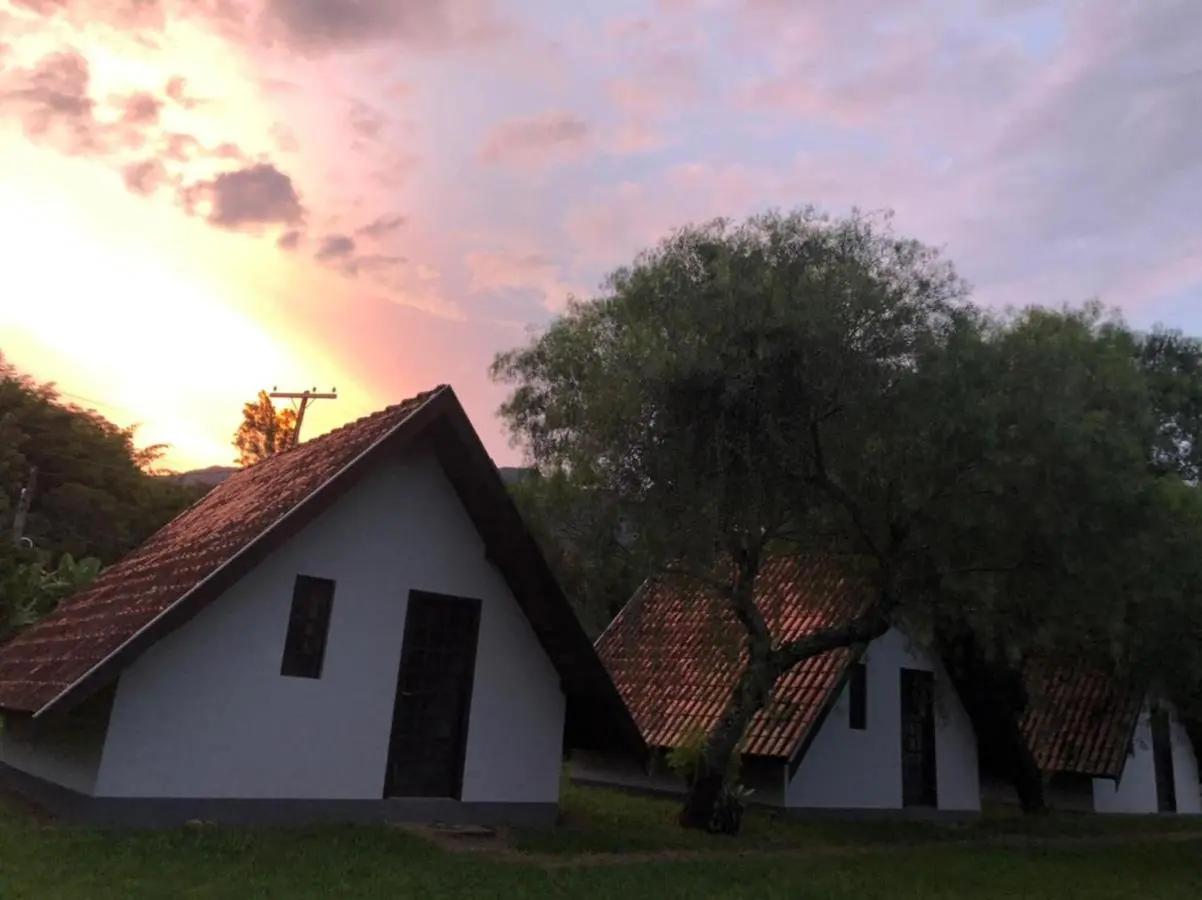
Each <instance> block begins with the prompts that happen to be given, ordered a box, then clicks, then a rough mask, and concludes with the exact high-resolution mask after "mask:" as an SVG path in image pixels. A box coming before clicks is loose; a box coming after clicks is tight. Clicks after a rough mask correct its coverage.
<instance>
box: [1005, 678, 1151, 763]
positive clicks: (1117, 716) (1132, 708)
mask: <svg viewBox="0 0 1202 900" xmlns="http://www.w3.org/2000/svg"><path fill="white" fill-rule="evenodd" d="M1023 679H1024V682H1025V687H1026V691H1027V708H1026V711H1025V712H1024V713H1023V717H1022V719H1021V720H1020V722H1019V727H1020V728H1021V729H1022V731H1023V734H1024V735H1025V737H1026V739H1027V745H1028V747H1030V749H1031V753H1032V755H1033V756H1034V757H1035V764H1036V765H1037V766H1039V768H1040V769H1041V770H1043V771H1045V772H1068V773H1073V774H1078V775H1090V776H1093V777H1095V778H1118V777H1119V776H1120V775H1122V773H1123V765H1124V764H1125V763H1126V761H1127V755H1128V752H1129V750H1130V748H1131V738H1132V735H1133V733H1134V731H1135V724H1136V720H1137V718H1138V716H1139V713H1140V710H1141V709H1142V707H1143V697H1142V696H1141V694H1140V693H1139V692H1138V691H1133V690H1127V689H1124V688H1123V687H1122V686H1121V685H1120V684H1118V683H1117V682H1116V681H1115V680H1114V679H1113V678H1110V677H1109V676H1107V675H1106V674H1104V673H1102V672H1098V671H1096V670H1093V669H1090V668H1088V667H1086V666H1074V665H1070V664H1065V663H1063V662H1053V661H1049V660H1039V661H1036V662H1032V663H1029V664H1028V665H1027V666H1026V668H1025V670H1024V672H1023Z"/></svg>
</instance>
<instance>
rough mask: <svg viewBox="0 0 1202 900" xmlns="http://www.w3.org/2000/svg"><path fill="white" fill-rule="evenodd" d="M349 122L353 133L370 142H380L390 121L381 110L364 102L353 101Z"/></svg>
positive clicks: (348, 116) (348, 117)
mask: <svg viewBox="0 0 1202 900" xmlns="http://www.w3.org/2000/svg"><path fill="white" fill-rule="evenodd" d="M347 121H348V124H349V125H350V127H351V131H353V132H354V133H355V134H357V135H359V137H361V138H363V139H364V140H368V141H376V140H379V138H380V132H381V131H383V130H384V126H385V125H387V124H388V120H387V119H386V118H385V117H384V114H383V113H382V112H380V110H378V109H376V108H375V107H374V106H370V105H368V104H367V103H364V102H363V101H362V100H352V101H351V107H350V110H349V112H348V113H347Z"/></svg>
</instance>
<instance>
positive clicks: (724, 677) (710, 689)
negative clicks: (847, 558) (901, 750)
mask: <svg viewBox="0 0 1202 900" xmlns="http://www.w3.org/2000/svg"><path fill="white" fill-rule="evenodd" d="M871 599H872V594H871V591H870V586H869V584H868V583H867V582H866V581H864V580H858V579H853V578H848V577H847V576H846V575H844V574H842V573H841V572H840V571H839V570H838V569H837V568H835V567H834V566H832V565H828V564H825V563H822V562H816V561H811V562H800V561H798V560H795V559H791V558H783V557H782V558H777V559H773V560H770V561H769V562H768V563H766V564H765V566H764V567H763V569H762V571H761V572H760V576H759V578H758V579H757V581H756V602H757V604H758V605H759V608H760V611H761V612H762V613H763V615H764V618H765V619H766V620H767V622H768V624H769V628H770V629H771V631H772V633H773V636H774V637H775V638H776V639H777V640H794V639H796V638H799V637H803V636H804V635H806V634H810V633H812V632H815V631H817V630H819V629H822V628H829V627H837V626H840V625H845V624H847V623H849V622H851V621H852V620H854V619H855V618H856V617H857V616H859V615H860V614H862V612H863V611H864V610H865V609H866V608H867V605H868V603H869V602H870V601H871ZM741 634H742V626H740V625H739V623H738V622H737V621H736V620H735V618H734V616H733V614H732V613H731V612H730V610H729V607H727V606H726V605H725V604H721V603H715V602H714V600H713V598H712V597H709V596H707V595H706V594H705V592H703V591H701V590H699V589H686V588H685V587H683V585H682V584H681V583H680V582H679V581H676V580H673V579H670V578H657V579H652V580H649V581H648V582H646V583H645V584H644V585H643V586H642V587H641V588H639V590H638V592H637V593H636V594H635V596H634V597H633V598H632V599H631V600H630V602H629V603H628V604H627V605H626V606H625V608H623V609H622V611H621V612H620V613H619V614H618V616H617V618H616V619H614V621H613V623H612V624H611V625H610V626H609V628H608V629H606V631H605V632H604V634H602V635H601V637H600V638H599V639H598V641H597V651H598V652H599V653H600V655H601V659H602V660H603V661H604V662H605V665H606V667H607V668H608V669H609V673H610V676H611V677H612V678H613V680H614V683H615V684H616V685H617V686H618V690H619V691H620V692H621V693H622V697H623V699H625V701H626V703H627V705H628V706H629V707H630V711H631V713H632V714H633V715H634V719H635V721H636V722H637V723H638V726H639V728H640V730H641V731H642V733H643V738H644V740H645V741H646V742H647V744H648V746H651V747H660V748H671V747H678V746H680V745H681V744H682V743H684V742H685V741H687V740H688V739H689V738H690V737H691V736H692V735H694V734H696V733H697V732H698V730H704V731H707V732H708V731H709V729H711V728H712V727H713V726H714V725H715V724H717V722H718V720H719V718H720V717H721V715H722V711H723V709H724V707H725V705H726V703H727V701H728V700H729V698H730V695H731V693H732V691H733V690H734V687H735V683H736V681H737V678H738V672H739V670H740V669H741V667H742V665H743V663H744V660H745V659H746V651H745V650H744V649H743V648H742V646H741V641H740V637H741ZM855 661H856V654H855V652H854V651H853V650H852V648H849V647H845V648H841V649H838V650H832V651H831V652H829V653H824V654H822V655H821V656H816V657H813V658H811V659H807V660H805V661H804V662H802V663H800V664H799V665H797V666H796V667H794V668H793V669H792V671H790V672H788V673H786V674H785V675H784V676H782V678H781V679H780V681H779V682H777V685H776V691H775V696H774V702H773V703H772V705H771V706H770V707H769V708H768V709H765V710H761V711H760V712H759V713H757V714H756V716H755V718H754V719H753V720H752V722H751V726H750V728H749V729H748V734H747V739H746V741H745V743H744V745H743V753H744V754H746V755H749V756H765V757H775V758H783V759H792V758H793V757H794V756H795V755H796V754H797V753H798V752H799V751H800V750H801V748H802V747H803V745H804V743H805V741H806V738H807V736H808V735H809V734H810V732H811V730H812V729H814V728H815V726H816V725H817V724H819V723H820V722H821V719H822V716H823V714H824V712H825V710H826V709H827V708H828V707H829V705H830V704H831V703H833V702H834V700H835V699H836V698H837V695H838V691H839V689H840V688H841V687H842V685H843V682H844V679H845V677H846V675H847V672H848V670H849V667H850V666H851V665H852V663H853V662H855Z"/></svg>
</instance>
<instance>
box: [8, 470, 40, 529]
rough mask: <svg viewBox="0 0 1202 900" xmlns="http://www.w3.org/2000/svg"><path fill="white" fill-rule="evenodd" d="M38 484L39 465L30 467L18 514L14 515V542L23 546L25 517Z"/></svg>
mask: <svg viewBox="0 0 1202 900" xmlns="http://www.w3.org/2000/svg"><path fill="white" fill-rule="evenodd" d="M37 486H38V467H37V466H30V467H29V477H28V478H26V479H25V487H23V488H21V496H20V497H19V498H18V499H17V514H16V515H15V516H13V543H14V544H16V545H17V546H18V547H19V546H21V540H22V539H23V538H24V537H25V517H26V516H27V515H29V506H30V504H31V503H33V491H34V488H36V487H37Z"/></svg>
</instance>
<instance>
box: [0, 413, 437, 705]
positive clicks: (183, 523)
mask: <svg viewBox="0 0 1202 900" xmlns="http://www.w3.org/2000/svg"><path fill="white" fill-rule="evenodd" d="M433 393H434V392H433V391H430V392H427V393H424V394H419V395H417V396H416V397H414V398H412V399H410V400H406V401H405V402H404V403H401V404H398V405H396V406H390V407H388V408H387V409H385V410H383V411H381V412H378V413H376V414H375V415H371V416H368V417H366V418H363V419H359V420H358V421H356V422H352V423H350V424H348V425H345V426H343V427H342V428H339V429H336V430H335V431H332V432H330V433H329V434H326V435H323V436H321V437H318V438H316V439H314V440H312V441H308V442H306V443H303V444H300V445H299V446H297V447H296V448H294V449H292V450H288V451H286V452H284V453H280V454H277V455H276V456H273V457H271V458H269V459H266V460H264V461H263V462H261V463H259V464H257V465H254V466H250V467H248V468H245V469H241V470H239V471H237V472H234V473H233V474H232V475H230V476H229V478H227V479H226V480H225V481H223V482H222V483H221V484H219V485H217V487H215V488H213V490H211V491H210V492H209V493H207V494H206V495H205V496H204V497H202V498H201V499H200V500H199V501H198V502H197V503H195V504H193V505H192V506H191V507H190V508H188V509H186V510H185V511H184V512H183V513H181V514H180V515H179V516H177V517H176V518H175V519H173V520H172V521H171V522H169V523H168V524H167V525H165V526H164V527H163V528H161V529H160V530H159V531H157V532H156V533H155V534H153V535H152V536H151V537H150V538H149V539H148V540H147V541H146V543H144V544H142V545H141V546H140V547H138V548H137V549H135V550H134V551H132V552H131V553H129V554H128V555H127V556H125V557H124V558H123V559H122V560H120V561H119V562H118V563H116V564H115V565H113V566H111V567H109V568H108V569H106V570H105V571H104V572H103V573H102V574H101V575H100V577H99V578H97V580H96V581H95V582H94V583H93V585H92V586H91V587H90V588H89V589H88V590H86V591H84V592H83V593H81V594H79V595H77V596H75V597H72V598H71V599H70V600H69V601H68V602H66V603H64V604H63V605H62V606H61V607H59V609H58V610H56V611H55V612H54V613H53V614H52V615H50V616H49V617H47V618H46V619H44V620H43V621H41V622H39V623H38V624H37V625H36V626H34V627H33V628H31V629H29V630H28V631H26V632H25V633H24V634H22V635H20V636H18V637H17V638H16V639H14V640H13V641H12V642H10V643H9V644H7V645H6V646H5V647H4V648H3V649H0V707H4V708H7V709H16V710H28V711H34V710H37V709H39V708H41V707H42V706H44V705H46V704H47V703H49V702H50V701H51V700H53V699H54V698H55V697H56V696H57V695H58V694H59V693H60V692H61V691H63V690H65V689H66V688H67V687H68V686H69V685H71V684H72V683H73V682H75V681H76V680H77V679H79V678H81V677H82V676H83V675H84V674H85V673H87V671H88V670H89V669H91V668H92V667H93V666H94V665H96V664H97V663H99V662H100V661H101V660H103V659H104V658H105V657H107V656H108V655H109V654H110V653H112V652H113V651H114V650H116V649H117V648H118V647H119V646H121V644H123V643H124V642H125V641H126V640H128V639H129V638H130V637H132V636H133V635H134V634H136V633H137V632H138V631H140V630H141V629H142V628H143V627H144V626H145V625H147V624H148V623H149V622H150V621H151V620H152V619H154V618H155V616H157V615H159V614H160V613H161V612H163V610H165V609H167V608H168V607H169V606H171V605H172V604H173V603H175V602H176V601H178V600H179V599H180V598H181V597H183V596H184V595H185V594H187V593H188V592H189V591H190V590H191V589H192V588H194V587H196V586H197V585H198V584H200V582H202V581H203V580H204V579H205V578H206V577H208V576H209V575H211V574H212V573H213V572H214V571H215V570H216V569H218V568H219V567H220V566H221V565H223V564H224V563H226V562H228V561H229V560H230V559H231V558H233V557H234V556H236V555H237V554H238V553H240V552H241V551H242V550H244V549H245V548H246V547H247V545H249V544H250V543H251V542H252V541H253V540H254V539H255V538H257V537H258V536H259V535H260V534H262V533H263V532H264V531H266V530H267V529H268V528H269V527H271V526H272V525H274V524H275V523H276V522H277V521H278V520H279V518H280V517H281V516H282V515H284V514H285V513H287V512H290V511H291V510H292V509H293V508H295V507H296V506H297V505H298V504H299V503H300V502H301V501H302V500H304V499H305V498H306V497H308V496H309V495H310V494H312V493H313V492H314V491H316V490H317V489H318V488H319V487H321V486H322V485H323V484H324V483H325V482H327V481H329V480H330V479H331V478H332V477H333V476H334V475H335V474H337V473H338V471H339V470H340V469H342V468H343V467H344V466H346V465H347V464H348V463H350V462H351V461H352V460H353V459H355V457H357V456H358V455H359V454H360V453H362V452H363V451H365V450H366V449H367V448H368V447H370V446H371V445H372V444H373V443H375V442H376V441H377V440H379V439H380V438H382V437H383V436H384V435H386V434H388V433H389V432H390V431H391V430H393V429H394V428H396V426H397V425H398V424H400V423H401V422H402V421H404V420H405V419H406V418H407V417H408V416H409V415H410V414H411V413H412V412H413V411H414V410H415V409H417V408H418V407H420V406H421V405H422V404H423V403H424V402H425V401H426V400H427V399H429V398H430V397H431V396H432V395H433Z"/></svg>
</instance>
